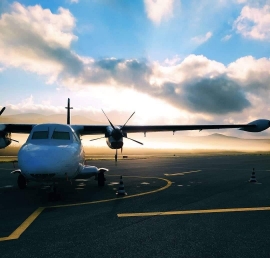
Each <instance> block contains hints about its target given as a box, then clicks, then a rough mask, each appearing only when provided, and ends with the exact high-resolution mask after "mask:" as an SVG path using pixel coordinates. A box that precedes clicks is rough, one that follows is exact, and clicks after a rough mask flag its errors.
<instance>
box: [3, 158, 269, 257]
mask: <svg viewBox="0 0 270 258" xmlns="http://www.w3.org/2000/svg"><path fill="white" fill-rule="evenodd" d="M88 164H92V165H96V166H98V167H106V168H109V169H110V172H108V174H107V175H106V179H107V181H106V185H105V186H104V187H98V186H97V181H95V180H94V179H93V178H91V179H90V180H89V181H77V182H74V183H73V184H72V185H70V184H68V185H66V186H65V185H61V186H59V191H61V199H60V200H58V201H48V199H47V193H46V191H47V190H46V189H42V188H41V187H40V186H38V185H37V184H34V183H32V184H31V183H30V184H29V185H28V187H27V189H25V190H19V189H18V187H17V185H16V180H17V176H14V175H10V171H11V170H13V165H12V163H0V256H1V257H2V258H3V257H269V256H270V241H269V235H270V210H267V209H270V208H266V210H255V211H254V210H253V211H252V209H253V208H257V207H259V208H260V207H270V155H264V154H263V155H258V154H256V155H254V154H253V155H252V154H240V155H218V156H214V155H208V156H207V155H196V156H191V155H190V156H184V157H180V156H179V157H168V158H161V157H159V158H155V157H151V158H147V159H134V160H119V162H118V165H117V166H115V165H114V161H112V160H97V161H91V162H88ZM253 168H255V172H256V179H257V180H258V183H249V182H248V180H249V179H250V176H251V172H252V169H253ZM119 175H122V176H123V182H124V187H125V190H126V192H127V196H125V197H117V195H116V192H117V190H118V186H119ZM143 193H144V194H143ZM142 194H143V195H142ZM39 207H42V208H40V209H41V210H39V211H37V209H38V208H39ZM236 208H250V209H249V210H242V211H239V210H236ZM217 209H221V210H217ZM228 209H231V210H228ZM194 210H195V211H197V212H198V213H195V214H192V212H193V213H194ZM206 210H207V211H206ZM183 211H186V214H183ZM149 212H156V213H155V215H149V214H148V213H149ZM33 213H34V215H35V216H36V217H35V216H34V215H33ZM137 213H140V214H137ZM31 214H32V215H31ZM121 214H122V215H123V216H121ZM125 214H129V215H128V216H125ZM29 217H30V218H32V221H31V222H29V223H28V222H27V223H28V224H29V225H27V226H25V225H26V224H27V223H23V222H24V221H25V220H27V219H28V218H29ZM33 217H35V218H33ZM22 225H23V226H22ZM23 227H25V228H24V229H23ZM14 232H15V233H14ZM16 232H17V233H18V232H19V234H17V233H16ZM16 234H17V238H15V239H12V237H10V236H14V235H16ZM1 239H2V240H1Z"/></svg>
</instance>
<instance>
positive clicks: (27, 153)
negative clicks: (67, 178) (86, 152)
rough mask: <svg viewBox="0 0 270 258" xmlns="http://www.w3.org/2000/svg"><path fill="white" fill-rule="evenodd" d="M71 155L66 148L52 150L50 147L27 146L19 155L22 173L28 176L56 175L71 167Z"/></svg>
mask: <svg viewBox="0 0 270 258" xmlns="http://www.w3.org/2000/svg"><path fill="white" fill-rule="evenodd" d="M71 164H72V156H71V153H69V152H67V150H65V149H64V148H50V147H49V146H42V147H38V148H37V146H34V145H32V146H26V147H24V148H22V149H21V150H20V151H19V153H18V165H19V168H20V169H21V171H22V173H26V174H30V175H31V174H32V175H33V174H34V175H37V174H55V173H62V171H64V170H65V168H66V169H67V168H68V167H70V166H71Z"/></svg>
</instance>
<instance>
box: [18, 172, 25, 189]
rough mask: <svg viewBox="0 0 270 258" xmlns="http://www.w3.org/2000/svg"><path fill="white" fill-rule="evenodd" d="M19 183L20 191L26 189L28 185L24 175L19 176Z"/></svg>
mask: <svg viewBox="0 0 270 258" xmlns="http://www.w3.org/2000/svg"><path fill="white" fill-rule="evenodd" d="M17 183H18V187H19V188H20V189H24V188H25V187H26V185H27V181H26V178H25V177H24V176H23V175H22V174H19V176H18V180H17Z"/></svg>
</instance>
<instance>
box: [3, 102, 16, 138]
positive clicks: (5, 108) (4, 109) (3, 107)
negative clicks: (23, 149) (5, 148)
mask: <svg viewBox="0 0 270 258" xmlns="http://www.w3.org/2000/svg"><path fill="white" fill-rule="evenodd" d="M5 109H6V107H3V108H2V109H1V111H0V116H1V115H2V114H3V113H4V111H5ZM8 135H9V136H10V135H11V134H8ZM6 139H7V140H10V141H13V142H19V141H17V140H14V139H11V138H10V137H9V138H6Z"/></svg>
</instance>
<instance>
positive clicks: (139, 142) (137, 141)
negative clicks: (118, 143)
mask: <svg viewBox="0 0 270 258" xmlns="http://www.w3.org/2000/svg"><path fill="white" fill-rule="evenodd" d="M125 138H127V139H129V140H131V141H134V142H137V143H139V144H141V145H143V143H142V142H139V141H136V140H134V139H131V138H128V137H125Z"/></svg>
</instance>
